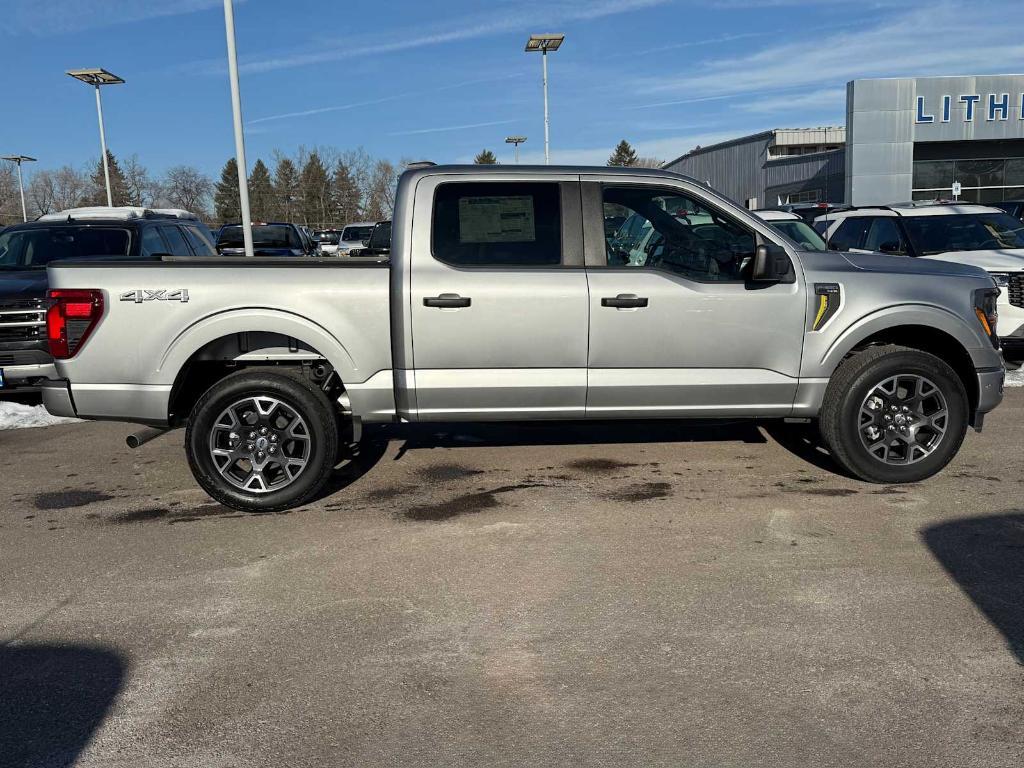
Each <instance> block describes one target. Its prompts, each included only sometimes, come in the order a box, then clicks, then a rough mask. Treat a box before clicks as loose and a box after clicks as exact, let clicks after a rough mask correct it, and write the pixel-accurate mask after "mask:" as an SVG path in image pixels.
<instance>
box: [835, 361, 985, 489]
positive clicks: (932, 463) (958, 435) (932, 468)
mask: <svg viewBox="0 0 1024 768" xmlns="http://www.w3.org/2000/svg"><path fill="white" fill-rule="evenodd" d="M968 418H969V405H968V401H967V393H966V392H965V390H964V386H963V383H962V382H961V381H960V378H959V377H958V376H957V375H956V372H955V371H954V370H953V369H952V368H950V367H949V365H947V364H946V363H945V362H943V361H942V360H940V359H939V358H937V357H935V356H934V355H930V354H928V353H926V352H920V351H918V350H915V349H909V348H907V347H899V346H894V345H889V346H881V347H872V348H871V349H868V350H866V351H864V352H860V353H858V354H856V355H854V356H853V357H851V358H849V359H847V360H846V361H844V362H843V363H842V365H840V366H839V368H838V370H837V371H836V372H835V374H834V375H833V377H832V380H831V381H830V382H829V385H828V389H827V390H826V392H825V399H824V402H823V403H822V409H821V418H820V421H819V424H820V427H821V433H822V437H823V438H824V439H825V442H826V444H827V445H828V447H829V450H830V451H831V452H832V456H833V458H834V459H835V460H836V461H837V462H838V463H839V464H840V465H842V466H843V467H844V468H845V469H846V470H847V471H849V472H850V473H852V474H854V475H856V476H857V477H859V478H861V479H862V480H867V481H869V482H873V483H913V482H917V481H919V480H924V479H925V478H928V477H931V476H932V475H934V474H935V473H937V472H939V471H940V470H941V469H942V468H943V467H945V466H946V464H948V463H949V462H950V460H952V458H953V457H954V456H955V455H956V453H957V451H958V450H959V449H960V445H961V443H962V442H963V440H964V436H965V435H966V434H967V426H968Z"/></svg>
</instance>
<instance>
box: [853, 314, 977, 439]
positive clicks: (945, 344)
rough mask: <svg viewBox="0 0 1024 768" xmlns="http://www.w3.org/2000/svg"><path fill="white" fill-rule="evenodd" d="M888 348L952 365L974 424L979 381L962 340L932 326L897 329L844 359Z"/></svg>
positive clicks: (859, 345)
mask: <svg viewBox="0 0 1024 768" xmlns="http://www.w3.org/2000/svg"><path fill="white" fill-rule="evenodd" d="M889 344H895V345H897V346H901V347H907V348H909V349H916V350H918V351H920V352H927V353H928V354H931V355H934V356H935V357H937V358H939V359H940V360H942V361H943V362H945V363H946V364H947V365H949V367H950V368H952V369H953V371H954V372H955V373H956V375H957V378H959V379H960V382H961V383H962V384H963V386H964V391H965V392H966V393H967V399H968V403H969V404H970V413H971V419H972V421H973V418H974V414H975V412H976V411H977V408H978V401H979V398H980V392H979V391H978V377H977V373H976V369H975V365H974V359H973V358H972V357H971V354H970V352H968V351H967V348H966V347H965V346H964V345H963V344H962V343H961V341H960V340H959V339H957V338H956V337H955V336H953V335H952V334H950V333H949V332H947V331H945V330H942V329H940V328H935V327H932V326H926V325H897V326H893V327H890V328H885V329H882V330H879V331H876V332H875V333H873V334H871V335H870V336H867V337H866V338H864V339H861V340H860V341H859V342H858V343H857V344H855V345H854V346H853V347H852V348H851V349H850V351H849V352H848V353H847V355H845V356H844V359H845V357H849V356H850V355H854V354H857V353H858V352H861V351H863V350H865V349H870V348H871V347H877V346H885V345H889Z"/></svg>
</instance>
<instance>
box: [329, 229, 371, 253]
mask: <svg viewBox="0 0 1024 768" xmlns="http://www.w3.org/2000/svg"><path fill="white" fill-rule="evenodd" d="M375 226H377V222H375V221H357V222H354V223H352V224H346V225H345V228H344V229H343V230H342V231H341V239H340V240H339V241H338V249H337V251H336V253H337V254H338V255H339V256H348V255H349V251H351V250H352V249H353V248H365V247H366V241H367V240H369V239H370V235H371V234H372V233H373V228H374V227H375Z"/></svg>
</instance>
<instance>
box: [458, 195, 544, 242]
mask: <svg viewBox="0 0 1024 768" xmlns="http://www.w3.org/2000/svg"><path fill="white" fill-rule="evenodd" d="M536 239H537V237H536V228H535V222H534V214H533V196H532V195H510V196H508V197H494V196H489V197H460V198H459V242H460V243H532V242H534V241H535V240H536Z"/></svg>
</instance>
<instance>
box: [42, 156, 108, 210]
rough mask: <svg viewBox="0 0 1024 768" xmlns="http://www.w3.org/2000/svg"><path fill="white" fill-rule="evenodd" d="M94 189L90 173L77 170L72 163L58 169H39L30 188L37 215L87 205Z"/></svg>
mask: <svg viewBox="0 0 1024 768" xmlns="http://www.w3.org/2000/svg"><path fill="white" fill-rule="evenodd" d="M92 191H93V190H92V182H91V180H90V179H89V176H88V174H86V173H82V172H81V171H76V170H75V169H74V168H72V167H71V166H70V165H65V166H63V167H61V168H58V169H57V170H56V171H50V170H42V171H37V172H36V173H35V174H34V175H33V176H32V183H31V184H29V188H28V194H29V197H30V198H31V199H32V205H33V207H34V208H35V211H36V214H37V215H42V214H44V213H52V212H54V211H66V210H67V209H68V208H76V207H78V206H80V205H85V204H86V203H87V202H88V200H89V197H90V195H91V194H92Z"/></svg>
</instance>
